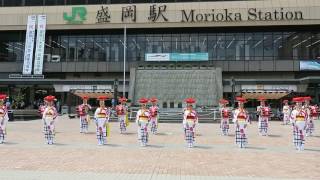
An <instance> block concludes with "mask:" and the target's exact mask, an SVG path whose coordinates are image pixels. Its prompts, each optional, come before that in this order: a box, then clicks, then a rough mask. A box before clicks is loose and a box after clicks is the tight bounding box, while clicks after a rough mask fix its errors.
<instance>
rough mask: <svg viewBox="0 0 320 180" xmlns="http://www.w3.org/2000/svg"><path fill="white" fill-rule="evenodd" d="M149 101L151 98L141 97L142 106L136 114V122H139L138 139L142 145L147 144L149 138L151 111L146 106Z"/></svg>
mask: <svg viewBox="0 0 320 180" xmlns="http://www.w3.org/2000/svg"><path fill="white" fill-rule="evenodd" d="M148 101H149V100H148V99H147V98H141V99H139V103H140V106H141V107H140V109H139V110H138V112H137V115H136V123H137V124H138V140H139V142H140V145H141V146H142V147H144V146H147V144H148V140H149V139H148V138H149V134H148V124H149V121H150V113H149V110H148V109H147V107H146V104H147V103H148Z"/></svg>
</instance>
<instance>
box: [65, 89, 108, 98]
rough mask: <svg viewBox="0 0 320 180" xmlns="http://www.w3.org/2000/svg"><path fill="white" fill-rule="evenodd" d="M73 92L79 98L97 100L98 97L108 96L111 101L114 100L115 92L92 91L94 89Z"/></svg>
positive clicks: (104, 90) (105, 90)
mask: <svg viewBox="0 0 320 180" xmlns="http://www.w3.org/2000/svg"><path fill="white" fill-rule="evenodd" d="M71 92H72V93H73V94H74V95H76V96H79V97H83V96H88V97H89V98H97V97H98V96H107V97H108V98H109V99H111V98H113V91H111V90H108V89H103V90H99V89H97V90H92V89H77V90H71Z"/></svg>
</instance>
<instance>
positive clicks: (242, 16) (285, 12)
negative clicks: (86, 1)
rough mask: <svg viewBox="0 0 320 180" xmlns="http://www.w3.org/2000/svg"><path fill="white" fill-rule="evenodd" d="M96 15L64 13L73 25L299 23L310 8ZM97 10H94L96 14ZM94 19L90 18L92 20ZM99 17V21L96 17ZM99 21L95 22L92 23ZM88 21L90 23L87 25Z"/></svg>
mask: <svg viewBox="0 0 320 180" xmlns="http://www.w3.org/2000/svg"><path fill="white" fill-rule="evenodd" d="M96 7H97V9H96V12H87V7H86V6H81V7H72V12H64V16H63V18H64V20H65V21H66V22H67V23H70V24H82V23H96V24H101V23H106V24H107V23H111V24H112V23H156V22H167V23H170V22H172V23H206V22H241V21H296V20H304V19H309V17H305V14H307V11H308V9H306V8H283V7H279V8H238V9H228V8H224V9H215V8H207V9H193V8H191V9H171V7H172V6H169V5H166V4H150V5H147V6H146V7H145V6H143V7H141V6H140V5H131V4H130V5H123V6H113V5H101V6H96ZM93 9H94V8H90V10H91V11H92V10H93ZM89 15H90V17H87V16H89ZM92 15H95V17H92ZM93 19H95V22H92V20H93ZM87 21H88V22H87Z"/></svg>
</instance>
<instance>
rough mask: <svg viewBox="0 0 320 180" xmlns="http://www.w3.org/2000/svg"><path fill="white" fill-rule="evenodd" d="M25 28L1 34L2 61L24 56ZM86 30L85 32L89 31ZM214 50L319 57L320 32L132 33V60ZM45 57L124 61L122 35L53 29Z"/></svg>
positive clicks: (219, 56) (219, 54)
mask: <svg viewBox="0 0 320 180" xmlns="http://www.w3.org/2000/svg"><path fill="white" fill-rule="evenodd" d="M24 33H25V32H10V33H9V32H2V33H0V61H22V60H23V51H24V38H25V34H24ZM84 33H85V31H84ZM194 52H204V53H208V54H209V60H211V61H215V60H232V61H233V60H308V59H317V58H319V57H320V32H238V33H170V34H169V33H163V34H132V33H128V35H127V60H128V61H144V59H145V54H146V53H194ZM45 59H47V60H48V61H50V60H51V59H55V60H52V61H88V62H89V61H122V60H123V34H122V33H121V34H120V33H119V34H115V33H110V34H107V33H106V34H101V33H99V34H97V33H86V34H72V33H71V32H68V33H63V32H61V33H59V34H58V32H56V31H48V32H47V37H46V44H45Z"/></svg>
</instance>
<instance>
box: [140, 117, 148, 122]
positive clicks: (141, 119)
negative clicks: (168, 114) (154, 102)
mask: <svg viewBox="0 0 320 180" xmlns="http://www.w3.org/2000/svg"><path fill="white" fill-rule="evenodd" d="M139 121H143V122H148V121H149V117H148V116H139Z"/></svg>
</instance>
